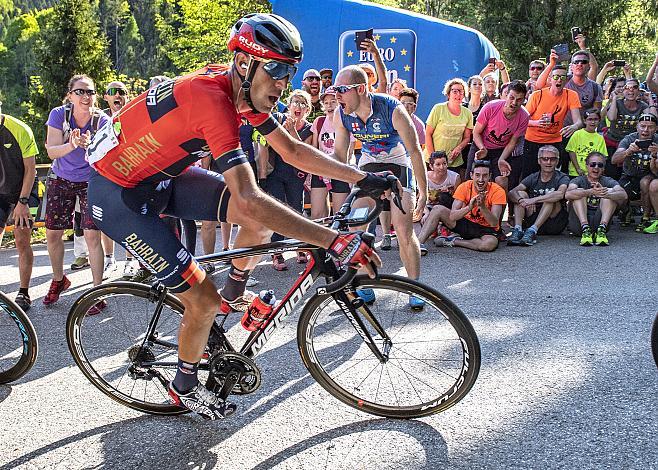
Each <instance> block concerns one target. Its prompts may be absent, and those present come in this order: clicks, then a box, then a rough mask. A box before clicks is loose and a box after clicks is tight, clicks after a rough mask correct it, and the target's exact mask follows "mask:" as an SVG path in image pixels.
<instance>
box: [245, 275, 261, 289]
mask: <svg viewBox="0 0 658 470" xmlns="http://www.w3.org/2000/svg"><path fill="white" fill-rule="evenodd" d="M258 282H259V281H258V279H256V278H255V277H253V276H249V279H247V283H246V284H245V286H246V287H254V286H255V285H257V284H258Z"/></svg>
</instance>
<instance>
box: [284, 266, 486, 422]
mask: <svg viewBox="0 0 658 470" xmlns="http://www.w3.org/2000/svg"><path fill="white" fill-rule="evenodd" d="M353 285H354V287H355V288H372V289H374V291H375V292H376V294H377V300H376V301H375V303H374V304H372V306H370V307H369V308H370V311H371V312H372V313H373V315H374V316H375V317H377V319H378V321H380V323H381V324H382V326H383V327H384V329H385V330H386V333H387V334H388V335H389V336H390V337H391V339H392V340H393V343H394V344H393V347H392V348H391V358H390V359H389V360H388V361H387V362H386V363H384V364H382V363H380V362H379V361H378V360H377V358H376V357H375V356H374V354H373V353H372V351H371V350H370V349H369V348H368V347H367V345H366V344H365V342H364V340H363V339H362V337H361V336H360V335H359V334H358V333H357V331H356V329H355V328H354V327H353V326H352V324H351V323H350V321H348V319H347V318H346V316H345V315H344V314H343V313H342V311H341V310H340V308H339V307H338V306H337V304H336V303H335V301H334V299H333V297H332V296H330V295H315V296H313V297H312V298H311V299H309V301H308V303H307V304H306V306H305V307H304V310H303V311H302V313H301V316H300V320H299V325H298V329H297V344H298V347H299V352H300V355H301V357H302V361H303V362H304V365H305V367H306V368H307V369H308V371H309V372H310V374H311V376H313V378H314V379H315V380H316V381H317V382H318V383H319V384H320V385H321V386H322V387H323V388H324V389H325V390H327V391H328V392H329V393H330V394H331V395H332V396H334V397H335V398H337V399H338V400H340V401H342V402H343V403H345V404H347V405H349V406H351V407H353V408H356V409H358V410H361V411H364V412H366V413H370V414H373V415H377V416H383V417H387V418H401V419H409V418H419V417H422V416H428V415H431V414H434V413H438V412H441V411H444V410H446V409H447V408H449V407H451V406H452V405H454V404H455V403H457V402H458V401H459V400H461V399H462V398H463V397H464V396H465V395H466V394H467V393H468V392H469V390H470V389H471V387H472V386H473V384H474V383H475V380H476V378H477V375H478V372H479V370H480V344H479V342H478V338H477V335H476V333H475V330H474V329H473V327H472V326H471V324H470V322H469V320H468V319H467V318H466V316H465V315H464V314H463V313H462V312H461V311H460V310H459V308H458V307H457V306H456V305H455V304H453V303H452V302H451V301H450V300H448V299H447V298H446V297H444V296H443V295H442V294H440V293H439V292H437V291H436V290H434V289H432V288H430V287H428V286H425V285H423V284H421V283H419V282H417V281H412V280H410V279H407V278H403V277H400V276H395V275H380V276H379V277H378V278H377V279H370V278H368V277H367V276H357V277H356V278H355V280H354V284H353ZM409 295H414V296H417V297H420V298H422V299H424V300H425V301H426V306H425V308H424V309H423V311H421V312H412V311H411V309H410V308H409V307H408V305H407V303H408V298H409ZM334 305H335V307H333V306H334ZM332 308H333V310H332ZM405 309H406V310H405ZM431 309H434V310H435V311H436V312H437V315H436V316H433V315H432V313H431V312H430V310H431ZM396 316H398V317H399V318H396ZM389 317H390V320H389ZM364 321H365V320H364ZM402 322H404V323H402ZM400 324H401V326H400ZM368 325H369V324H368ZM367 328H368V331H370V332H371V333H373V330H372V328H371V327H368V326H367ZM405 328H408V330H407V332H406V333H403V331H404V330H405ZM409 334H411V336H409ZM416 336H417V337H420V338H421V341H417V343H418V346H417V347H418V348H419V349H425V351H422V352H423V353H426V352H428V351H429V350H433V349H436V350H437V353H438V352H439V350H445V351H446V352H447V351H449V350H452V354H451V356H454V358H449V357H448V356H446V359H443V358H441V359H438V358H436V359H433V358H432V359H430V358H425V357H424V356H420V357H416V356H414V355H413V354H411V353H410V352H409V349H408V348H409V347H414V346H413V342H412V341H404V339H406V338H407V337H409V338H411V339H412V340H413V339H414V337H416ZM373 337H374V338H373V339H374V340H375V342H376V341H377V338H378V336H375V335H374V333H373ZM334 338H335V339H334ZM427 338H429V339H427ZM433 343H437V344H433ZM408 345H411V346H408ZM380 350H381V348H380ZM414 351H415V350H414ZM441 354H443V352H441ZM394 355H395V358H394V357H393V356H394ZM359 356H361V357H359ZM368 361H370V362H368ZM373 361H374V362H373ZM373 364H374V365H375V367H372V369H371V366H372V365H373ZM416 366H418V367H419V368H420V369H421V370H423V371H424V373H425V375H426V376H427V375H428V372H429V377H428V378H427V379H424V377H423V378H421V377H418V376H416V375H414V374H413V373H409V372H407V370H409V369H410V367H416ZM379 367H381V369H382V370H381V372H379V381H378V382H377V383H376V390H375V391H374V395H375V396H374V399H372V398H367V397H365V396H364V395H366V394H367V393H368V392H367V390H368V388H369V386H368V385H365V381H366V379H368V378H369V377H370V376H371V375H373V373H374V376H373V379H375V378H376V375H377V373H376V371H375V370H376V369H377V368H379ZM359 368H362V369H365V370H364V372H363V374H365V372H367V375H365V378H363V380H362V381H361V382H359V383H357V382H358V380H360V379H361V373H359V372H358V370H359ZM368 369H371V370H370V372H368ZM384 370H386V375H385V374H384ZM432 373H435V374H434V375H435V376H436V377H433V376H432ZM419 375H420V373H419ZM352 377H354V378H352ZM393 377H396V378H398V379H399V383H400V388H399V389H398V385H397V384H396V383H395V381H394V380H393ZM387 379H388V381H390V386H389V385H387V384H386V382H387ZM412 379H413V380H412ZM430 381H431V382H432V384H429V383H427V382H430ZM406 382H408V383H406ZM414 382H415V383H416V384H415V385H414ZM435 382H436V384H437V385H436V386H437V387H438V388H434V387H433V384H434V383H435ZM353 383H354V384H356V386H352V384H353ZM439 383H440V385H439ZM444 383H445V385H444ZM372 387H374V385H373V386H372ZM380 387H381V389H380ZM384 387H388V388H390V391H389V390H388V389H386V390H385V389H384ZM403 387H404V389H403ZM426 389H431V390H428V391H427V392H425V390H426ZM421 392H422V393H423V396H421ZM437 392H438V393H437ZM380 393H381V395H382V396H381V397H380V396H379V395H380ZM414 394H415V395H417V396H414ZM433 394H434V395H433ZM383 395H386V396H387V397H389V396H390V398H386V399H385V398H384V396H383ZM437 395H438V396H437ZM426 397H427V398H426ZM401 398H402V400H403V401H404V400H406V399H408V400H409V402H410V403H403V402H401V401H400V400H401ZM411 402H413V403H411Z"/></svg>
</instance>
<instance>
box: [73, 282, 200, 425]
mask: <svg viewBox="0 0 658 470" xmlns="http://www.w3.org/2000/svg"><path fill="white" fill-rule="evenodd" d="M99 302H104V303H105V308H103V309H102V311H101V312H100V313H99V314H97V315H93V316H90V315H89V314H88V313H89V311H90V309H91V308H92V307H93V306H95V305H98V303H99ZM157 304H158V295H154V291H153V290H152V288H151V287H150V286H147V285H144V284H138V283H134V282H117V283H110V284H106V285H101V286H98V287H95V288H93V289H90V290H89V291H87V292H85V294H83V296H82V297H80V298H79V299H78V300H77V301H76V302H75V303H74V304H73V306H72V307H71V310H70V312H69V316H68V319H67V321H66V338H67V341H68V346H69V351H70V352H71V355H72V356H73V359H74V360H75V363H76V364H77V365H78V367H79V368H80V370H81V371H82V373H83V374H84V375H85V377H87V379H89V381H90V382H91V383H92V384H94V386H95V387H97V388H98V389H99V390H100V391H101V392H103V393H104V394H105V395H107V396H108V397H110V398H111V399H113V400H115V401H117V402H119V403H121V404H122V405H125V406H128V407H130V408H133V409H135V410H139V411H143V412H146V413H152V414H159V415H173V414H180V413H185V412H187V411H188V410H186V409H183V408H180V407H178V406H176V405H175V404H174V402H173V400H172V399H171V398H170V397H169V395H168V391H167V384H168V383H169V381H171V380H173V377H174V374H175V372H176V364H177V356H178V340H177V333H178V327H179V324H180V320H181V317H182V315H183V310H184V308H183V305H182V304H181V303H180V301H179V300H178V299H176V298H175V297H174V296H173V295H171V294H167V295H166V297H165V299H164V302H163V305H162V311H161V313H160V316H159V319H158V321H157V324H156V325H155V327H154V330H153V335H152V337H151V338H148V339H146V340H145V336H146V332H147V331H148V327H149V324H150V323H151V321H152V319H153V315H154V313H155V311H156V307H157ZM92 311H93V310H92Z"/></svg>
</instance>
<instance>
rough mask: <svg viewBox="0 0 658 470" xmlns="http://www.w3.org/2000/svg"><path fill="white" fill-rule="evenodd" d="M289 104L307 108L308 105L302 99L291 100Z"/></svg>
mask: <svg viewBox="0 0 658 470" xmlns="http://www.w3.org/2000/svg"><path fill="white" fill-rule="evenodd" d="M290 106H291V107H292V106H297V107H298V108H302V109H303V108H308V105H307V104H306V103H304V102H303V101H291V102H290Z"/></svg>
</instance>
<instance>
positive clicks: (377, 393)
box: [375, 367, 384, 402]
mask: <svg viewBox="0 0 658 470" xmlns="http://www.w3.org/2000/svg"><path fill="white" fill-rule="evenodd" d="M382 375H384V367H382V368H381V371H380V372H379V380H378V381H377V390H375V402H377V397H378V396H379V386H380V385H381V383H382Z"/></svg>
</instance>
